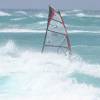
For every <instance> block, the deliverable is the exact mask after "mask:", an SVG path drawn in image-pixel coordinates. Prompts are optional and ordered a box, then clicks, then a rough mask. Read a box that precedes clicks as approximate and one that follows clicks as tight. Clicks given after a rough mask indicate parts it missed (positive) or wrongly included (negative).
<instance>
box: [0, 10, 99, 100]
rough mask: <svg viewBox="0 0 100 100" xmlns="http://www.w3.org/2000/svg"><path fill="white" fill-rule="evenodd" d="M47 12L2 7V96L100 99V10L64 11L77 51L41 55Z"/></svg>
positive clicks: (15, 99)
mask: <svg viewBox="0 0 100 100" xmlns="http://www.w3.org/2000/svg"><path fill="white" fill-rule="evenodd" d="M47 15H48V12H47V11H43V10H37V11H34V10H22V11H18V10H2V11H0V100H33V99H35V100H61V99H62V100H100V53H99V51H100V29H99V27H98V26H99V25H100V11H83V10H67V11H62V16H63V18H64V20H65V24H66V25H67V26H68V27H69V29H68V32H69V36H70V39H71V43H72V52H73V55H72V56H71V57H70V59H69V57H67V56H65V55H63V54H57V53H54V52H48V53H47V52H46V53H45V52H44V53H43V54H41V48H42V45H43V39H44V34H45V29H46V24H47V22H46V21H47Z"/></svg>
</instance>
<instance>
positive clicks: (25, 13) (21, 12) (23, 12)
mask: <svg viewBox="0 0 100 100" xmlns="http://www.w3.org/2000/svg"><path fill="white" fill-rule="evenodd" d="M16 13H19V14H24V15H27V12H25V11H16Z"/></svg>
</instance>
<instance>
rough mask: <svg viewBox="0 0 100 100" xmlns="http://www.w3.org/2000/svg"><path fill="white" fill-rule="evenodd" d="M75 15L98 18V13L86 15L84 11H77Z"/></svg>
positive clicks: (99, 16)
mask: <svg viewBox="0 0 100 100" xmlns="http://www.w3.org/2000/svg"><path fill="white" fill-rule="evenodd" d="M76 16H77V17H94V18H100V15H88V14H85V13H77V14H76Z"/></svg>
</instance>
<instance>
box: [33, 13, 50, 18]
mask: <svg viewBox="0 0 100 100" xmlns="http://www.w3.org/2000/svg"><path fill="white" fill-rule="evenodd" d="M34 16H35V17H38V18H47V16H48V15H47V14H46V13H38V14H35V15H34Z"/></svg>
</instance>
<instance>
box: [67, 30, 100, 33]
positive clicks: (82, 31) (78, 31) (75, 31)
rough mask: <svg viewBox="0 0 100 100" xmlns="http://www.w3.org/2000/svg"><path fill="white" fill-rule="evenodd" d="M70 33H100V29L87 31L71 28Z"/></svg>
mask: <svg viewBox="0 0 100 100" xmlns="http://www.w3.org/2000/svg"><path fill="white" fill-rule="evenodd" d="M68 32H69V33H100V31H99V30H98V31H90V30H89V31H87V30H69V31H68Z"/></svg>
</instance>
